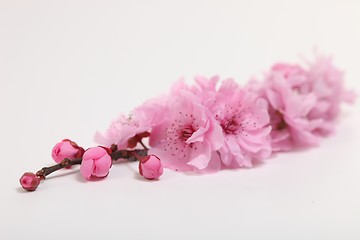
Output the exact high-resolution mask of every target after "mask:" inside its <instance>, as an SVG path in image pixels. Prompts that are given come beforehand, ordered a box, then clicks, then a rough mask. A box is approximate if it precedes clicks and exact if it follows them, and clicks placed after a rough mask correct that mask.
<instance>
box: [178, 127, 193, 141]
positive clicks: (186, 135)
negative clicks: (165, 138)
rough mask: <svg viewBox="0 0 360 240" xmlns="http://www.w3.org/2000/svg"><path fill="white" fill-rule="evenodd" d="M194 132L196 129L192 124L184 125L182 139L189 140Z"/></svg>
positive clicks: (181, 133)
mask: <svg viewBox="0 0 360 240" xmlns="http://www.w3.org/2000/svg"><path fill="white" fill-rule="evenodd" d="M194 132H195V129H194V128H193V127H192V126H184V128H183V129H181V132H180V139H181V140H182V141H184V142H186V140H188V139H189V138H190V137H191V135H192V134H193V133H194Z"/></svg>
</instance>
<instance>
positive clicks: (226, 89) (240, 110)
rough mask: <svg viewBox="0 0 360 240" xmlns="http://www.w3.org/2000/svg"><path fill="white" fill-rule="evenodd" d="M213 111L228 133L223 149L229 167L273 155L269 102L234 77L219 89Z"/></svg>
mask: <svg viewBox="0 0 360 240" xmlns="http://www.w3.org/2000/svg"><path fill="white" fill-rule="evenodd" d="M212 113H213V114H214V115H215V118H216V120H217V121H218V122H219V124H220V126H221V128H222V130H223V134H224V139H225V141H224V146H223V147H222V148H220V150H219V153H220V157H221V161H222V162H223V163H224V164H225V166H227V167H231V168H238V167H243V166H245V167H251V166H252V163H253V161H255V160H262V159H265V158H267V157H269V156H270V154H271V145H270V130H271V127H270V126H269V114H268V110H267V102H266V101H265V100H264V99H261V98H259V97H258V96H257V95H256V94H255V93H252V92H249V91H245V90H244V89H242V88H240V87H239V86H238V85H237V84H236V83H235V82H234V81H233V80H232V79H229V80H226V81H224V82H223V84H222V85H221V87H220V89H219V90H218V93H217V97H216V104H215V106H213V107H212Z"/></svg>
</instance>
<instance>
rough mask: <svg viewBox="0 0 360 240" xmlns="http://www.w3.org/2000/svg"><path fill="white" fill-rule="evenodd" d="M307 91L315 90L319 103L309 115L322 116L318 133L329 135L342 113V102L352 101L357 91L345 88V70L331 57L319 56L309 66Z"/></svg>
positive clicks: (312, 116)
mask: <svg viewBox="0 0 360 240" xmlns="http://www.w3.org/2000/svg"><path fill="white" fill-rule="evenodd" d="M307 75H308V86H307V88H306V89H305V91H307V92H313V93H314V94H315V96H316V97H317V103H316V104H315V106H314V108H313V109H312V110H311V112H310V113H309V117H310V118H312V119H314V118H322V119H324V123H323V124H322V125H321V126H320V128H319V130H318V133H319V134H321V135H327V134H329V133H331V132H332V131H333V129H334V120H335V119H336V118H337V117H338V115H339V113H340V105H341V103H342V102H347V103H352V102H353V101H354V100H355V93H354V92H352V91H348V90H345V88H344V81H343V72H342V71H340V70H339V69H337V68H336V67H334V65H333V64H332V60H331V58H329V57H321V56H319V57H317V59H316V61H315V62H314V63H312V64H310V66H309V70H308V73H307Z"/></svg>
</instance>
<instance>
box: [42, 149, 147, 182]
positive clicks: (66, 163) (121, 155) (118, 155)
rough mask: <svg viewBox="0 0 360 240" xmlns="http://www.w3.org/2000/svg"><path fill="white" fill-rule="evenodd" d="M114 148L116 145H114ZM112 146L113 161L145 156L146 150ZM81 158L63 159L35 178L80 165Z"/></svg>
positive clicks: (111, 155)
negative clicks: (119, 148) (118, 148)
mask: <svg viewBox="0 0 360 240" xmlns="http://www.w3.org/2000/svg"><path fill="white" fill-rule="evenodd" d="M114 146H116V145H114ZM114 146H112V147H111V148H112V150H115V151H113V152H112V153H111V154H110V157H111V159H112V160H113V161H117V160H118V159H127V160H128V161H137V160H138V159H137V157H135V155H134V154H132V153H135V154H136V155H138V156H146V155H147V149H136V150H117V149H116V147H114ZM81 162H82V158H76V159H69V158H65V159H64V160H62V161H61V162H60V163H58V164H56V165H53V166H50V167H43V168H42V169H40V170H39V171H37V172H36V176H38V177H39V178H40V179H45V178H46V176H48V175H49V174H51V173H53V172H55V171H58V170H60V169H62V168H66V167H70V166H73V165H78V164H81Z"/></svg>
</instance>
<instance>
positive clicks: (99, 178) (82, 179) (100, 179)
mask: <svg viewBox="0 0 360 240" xmlns="http://www.w3.org/2000/svg"><path fill="white" fill-rule="evenodd" d="M105 178H106V177H91V178H90V179H89V180H87V179H85V178H84V177H83V176H82V175H81V174H76V176H75V179H76V180H77V181H78V182H82V183H87V182H100V181H102V180H104V179H105Z"/></svg>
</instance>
